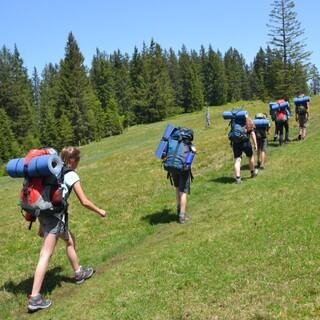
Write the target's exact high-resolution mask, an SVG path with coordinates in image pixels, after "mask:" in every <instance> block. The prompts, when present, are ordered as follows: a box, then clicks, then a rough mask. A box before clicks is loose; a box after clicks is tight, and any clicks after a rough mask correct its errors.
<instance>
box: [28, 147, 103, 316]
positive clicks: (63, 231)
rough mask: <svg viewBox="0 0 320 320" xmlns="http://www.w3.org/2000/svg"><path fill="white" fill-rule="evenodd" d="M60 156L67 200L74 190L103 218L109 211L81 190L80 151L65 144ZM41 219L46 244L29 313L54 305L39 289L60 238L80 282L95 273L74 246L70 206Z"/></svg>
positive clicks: (38, 268) (39, 263) (77, 281)
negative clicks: (98, 205) (63, 166)
mask: <svg viewBox="0 0 320 320" xmlns="http://www.w3.org/2000/svg"><path fill="white" fill-rule="evenodd" d="M60 157H61V159H62V160H63V162H64V164H65V168H64V169H66V173H65V175H64V179H63V184H62V188H63V197H64V199H65V200H66V201H67V199H68V197H69V195H70V193H71V191H72V190H74V191H75V194H76V195H77V197H78V199H79V201H80V203H81V204H82V205H83V206H84V207H86V208H87V209H90V210H92V211H93V212H96V213H97V214H98V215H100V216H101V217H105V216H106V211H105V210H103V209H100V208H98V207H97V206H96V205H95V204H93V203H92V202H91V201H90V200H89V199H88V198H87V196H86V195H85V193H84V191H83V190H82V187H81V184H80V178H79V175H78V174H77V172H76V171H75V169H76V168H77V166H78V164H79V161H80V150H79V149H78V148H76V147H65V148H63V149H62V151H61V154H60ZM38 220H39V223H40V227H39V236H41V237H43V244H42V248H41V251H40V257H39V261H38V264H37V267H36V270H35V274H34V280H33V286H32V292H31V295H30V296H29V301H28V310H29V312H33V311H36V310H39V309H45V308H48V307H50V305H51V304H52V301H51V300H49V299H44V298H43V297H42V295H41V294H40V289H41V286H42V283H43V280H44V276H45V273H46V271H47V269H48V264H49V261H50V258H51V256H52V254H53V251H54V248H55V246H56V244H57V241H58V239H59V238H62V239H63V240H64V241H65V244H66V253H67V256H68V258H69V261H70V264H71V266H72V269H73V271H74V280H75V282H76V283H77V284H80V283H82V282H83V281H85V280H86V279H88V278H90V277H91V276H92V274H93V272H94V270H93V268H92V267H87V268H85V267H82V266H81V265H80V264H79V260H78V256H77V253H76V249H75V238H74V236H73V234H72V233H71V232H70V230H69V228H68V210H67V206H66V207H65V208H64V209H62V211H61V212H60V213H58V214H52V213H48V212H43V213H40V215H39V217H38Z"/></svg>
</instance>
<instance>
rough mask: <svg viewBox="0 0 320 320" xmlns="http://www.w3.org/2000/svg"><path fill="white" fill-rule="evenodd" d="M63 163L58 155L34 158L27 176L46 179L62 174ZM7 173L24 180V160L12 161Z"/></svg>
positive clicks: (29, 165)
mask: <svg viewBox="0 0 320 320" xmlns="http://www.w3.org/2000/svg"><path fill="white" fill-rule="evenodd" d="M62 167H63V161H62V160H61V158H60V157H59V156H58V155H56V154H47V155H43V156H39V157H34V158H32V159H31V160H30V162H29V164H28V166H27V175H28V176H29V177H32V178H35V177H46V176H51V175H55V176H58V175H59V174H60V173H61V170H62ZM6 169H7V173H8V175H9V176H10V177H12V178H23V177H24V176H25V172H24V158H16V159H12V160H10V161H9V162H8V164H7V167H6Z"/></svg>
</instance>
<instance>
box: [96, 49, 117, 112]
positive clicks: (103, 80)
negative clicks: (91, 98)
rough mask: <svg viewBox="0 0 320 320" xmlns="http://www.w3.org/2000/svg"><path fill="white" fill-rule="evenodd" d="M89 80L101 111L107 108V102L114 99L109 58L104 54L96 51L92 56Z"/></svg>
mask: <svg viewBox="0 0 320 320" xmlns="http://www.w3.org/2000/svg"><path fill="white" fill-rule="evenodd" d="M90 80H91V83H92V85H93V87H94V89H95V91H96V95H97V97H98V99H99V101H100V103H101V107H102V109H103V110H106V109H107V107H108V101H110V99H114V97H115V93H114V79H113V71H112V65H111V62H110V58H109V57H108V55H107V54H106V53H105V52H100V50H99V49H97V51H96V54H95V55H94V56H93V60H92V64H91V69H90Z"/></svg>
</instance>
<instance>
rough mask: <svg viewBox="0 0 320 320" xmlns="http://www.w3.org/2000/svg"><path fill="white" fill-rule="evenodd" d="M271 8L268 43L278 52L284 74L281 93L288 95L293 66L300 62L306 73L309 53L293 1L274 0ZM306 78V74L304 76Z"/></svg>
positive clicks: (290, 91) (291, 83)
mask: <svg viewBox="0 0 320 320" xmlns="http://www.w3.org/2000/svg"><path fill="white" fill-rule="evenodd" d="M272 7H273V8H272V10H271V13H270V15H269V17H270V24H267V26H268V28H269V34H268V36H269V37H270V39H271V40H270V44H271V45H272V46H273V47H274V48H275V49H276V50H277V51H278V52H279V54H280V56H281V59H282V65H281V66H280V67H281V70H282V73H283V74H284V79H283V83H282V84H281V87H282V91H283V95H285V96H286V97H290V96H291V95H292V94H293V92H292V91H293V90H294V87H295V86H296V84H295V83H294V81H295V79H294V74H293V73H290V72H293V69H294V68H293V66H295V65H296V66H297V64H301V65H302V66H303V67H304V68H305V73H307V68H308V64H306V62H307V61H308V59H309V57H310V55H311V53H310V52H308V51H307V50H306V45H305V39H302V38H301V37H302V36H303V35H304V30H303V29H301V23H300V22H299V21H298V20H297V13H296V12H295V10H294V9H295V3H294V1H292V0H274V1H273V3H272ZM304 78H306V76H304Z"/></svg>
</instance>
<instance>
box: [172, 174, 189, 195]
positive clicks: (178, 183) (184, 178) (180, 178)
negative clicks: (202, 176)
mask: <svg viewBox="0 0 320 320" xmlns="http://www.w3.org/2000/svg"><path fill="white" fill-rule="evenodd" d="M170 175H171V177H172V180H173V185H174V186H175V187H176V188H179V191H180V192H185V193H190V179H191V176H190V171H183V172H179V173H170Z"/></svg>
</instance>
